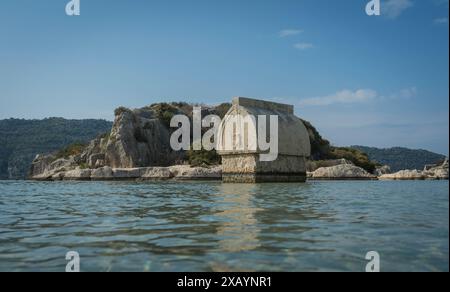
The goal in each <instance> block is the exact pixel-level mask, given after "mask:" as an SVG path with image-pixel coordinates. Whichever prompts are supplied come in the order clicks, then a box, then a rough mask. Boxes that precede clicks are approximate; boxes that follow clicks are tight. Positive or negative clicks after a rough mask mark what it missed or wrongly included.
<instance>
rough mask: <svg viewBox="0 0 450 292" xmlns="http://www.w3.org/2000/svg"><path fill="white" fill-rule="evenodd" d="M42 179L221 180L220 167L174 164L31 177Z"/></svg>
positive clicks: (100, 169)
mask: <svg viewBox="0 0 450 292" xmlns="http://www.w3.org/2000/svg"><path fill="white" fill-rule="evenodd" d="M33 179H34V180H42V181H59V180H65V181H110V180H115V181H117V180H119V181H121V180H125V181H136V180H137V181H151V180H170V179H173V180H221V179H222V168H221V167H220V166H215V167H211V168H206V167H190V166H189V165H175V166H169V167H142V168H111V167H109V166H104V167H101V168H97V169H80V168H76V169H73V170H69V171H59V172H45V173H43V174H41V175H39V176H35V177H33Z"/></svg>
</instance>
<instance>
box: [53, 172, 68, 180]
mask: <svg viewBox="0 0 450 292" xmlns="http://www.w3.org/2000/svg"><path fill="white" fill-rule="evenodd" d="M64 176H65V172H58V173H56V174H54V175H52V177H51V180H53V181H60V180H63V179H64Z"/></svg>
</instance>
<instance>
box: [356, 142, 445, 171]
mask: <svg viewBox="0 0 450 292" xmlns="http://www.w3.org/2000/svg"><path fill="white" fill-rule="evenodd" d="M351 148H354V149H357V150H360V151H362V152H364V153H366V154H367V155H368V156H369V158H370V159H371V160H375V161H377V162H379V163H381V164H387V165H389V166H390V167H391V170H392V171H394V172H396V171H399V170H403V169H419V170H421V169H423V168H424V166H425V165H426V164H433V163H437V162H440V161H442V160H444V159H445V156H444V155H441V154H437V153H433V152H430V151H427V150H412V149H408V148H402V147H395V148H388V149H379V148H374V147H366V146H351Z"/></svg>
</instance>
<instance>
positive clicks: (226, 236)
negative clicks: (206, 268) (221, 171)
mask: <svg viewBox="0 0 450 292" xmlns="http://www.w3.org/2000/svg"><path fill="white" fill-rule="evenodd" d="M254 188H255V186H254V185H248V184H243V185H236V184H222V185H220V187H219V192H220V194H221V195H220V196H218V198H221V200H222V203H224V204H222V205H224V210H221V211H220V212H218V213H217V214H216V216H217V217H218V218H224V222H223V224H222V226H219V227H218V228H217V235H218V237H219V238H221V240H220V247H221V249H222V250H223V251H226V252H238V251H246V250H252V249H255V248H257V247H259V246H260V243H259V241H258V235H259V232H260V231H261V230H260V229H259V227H258V221H257V220H256V218H255V213H256V212H257V211H261V210H262V209H257V208H255V207H254V205H253V202H252V199H253V194H252V193H253V192H252V191H253V190H254Z"/></svg>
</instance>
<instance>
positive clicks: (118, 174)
mask: <svg viewBox="0 0 450 292" xmlns="http://www.w3.org/2000/svg"><path fill="white" fill-rule="evenodd" d="M112 172H113V177H114V179H116V180H127V179H136V178H139V177H140V176H141V171H140V168H113V170H112Z"/></svg>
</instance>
